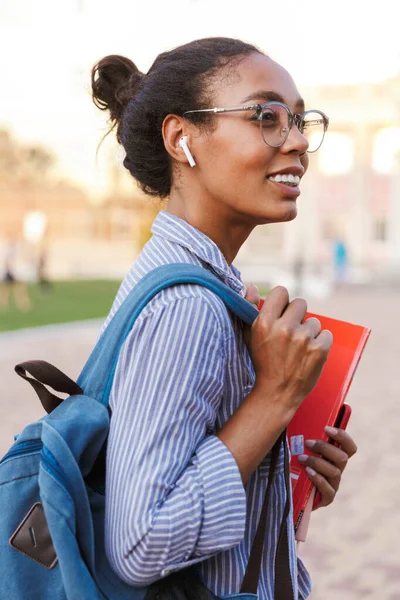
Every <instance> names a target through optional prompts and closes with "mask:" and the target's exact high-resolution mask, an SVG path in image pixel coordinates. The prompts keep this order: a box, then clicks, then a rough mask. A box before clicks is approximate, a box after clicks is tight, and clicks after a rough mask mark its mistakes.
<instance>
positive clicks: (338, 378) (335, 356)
mask: <svg viewBox="0 0 400 600" xmlns="http://www.w3.org/2000/svg"><path fill="white" fill-rule="evenodd" d="M262 304H263V301H261V302H260V304H259V309H261V306H262ZM310 317H316V318H317V319H318V320H319V321H320V323H321V327H322V329H329V330H330V331H331V332H332V334H333V344H332V348H331V350H330V352H329V356H328V360H327V361H326V363H325V366H324V369H323V371H322V374H321V377H320V378H319V380H318V383H317V384H316V386H315V387H314V389H313V391H312V392H311V393H310V394H309V395H308V396H307V398H306V399H305V400H304V401H303V403H302V404H301V406H300V408H298V410H297V412H296V414H295V416H294V417H293V419H292V421H291V422H290V424H289V426H288V428H287V432H288V441H289V446H290V451H291V455H292V457H291V461H290V475H291V483H292V494H293V520H294V528H295V531H296V539H297V540H298V541H305V538H306V534H307V528H308V522H309V519H310V514H311V510H312V508H313V506H316V505H317V504H318V502H319V494H318V493H316V494H315V488H314V486H313V484H312V483H311V481H310V479H309V478H308V476H307V473H306V470H305V466H304V465H302V464H301V463H300V462H299V461H298V459H297V456H298V455H299V454H309V455H311V454H313V453H312V452H311V450H309V449H308V448H307V446H305V445H304V442H305V441H306V440H326V441H328V440H329V438H328V435H327V434H326V433H325V431H324V427H325V426H326V425H329V426H331V427H333V426H334V425H335V424H336V421H337V417H338V415H339V412H340V409H341V407H342V406H343V404H344V401H345V398H346V395H347V392H348V391H349V388H350V385H351V382H352V380H353V377H354V373H355V371H356V369H357V365H358V363H359V360H360V358H361V355H362V353H363V350H364V348H365V345H366V343H367V341H368V338H369V335H370V333H371V330H370V329H368V328H367V327H362V326H361V325H353V324H352V323H347V322H346V321H339V320H337V319H331V318H330V317H324V316H321V315H316V314H313V313H307V314H306V316H305V319H308V318H310ZM314 496H315V498H314ZM303 519H304V521H303V522H302V520H303ZM300 524H302V526H301V527H300Z"/></svg>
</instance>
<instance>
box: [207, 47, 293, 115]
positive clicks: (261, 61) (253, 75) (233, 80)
mask: <svg viewBox="0 0 400 600" xmlns="http://www.w3.org/2000/svg"><path fill="white" fill-rule="evenodd" d="M235 73H236V76H234V77H224V78H222V81H220V82H219V83H218V86H217V89H216V92H215V95H214V98H215V100H216V105H218V106H235V105H237V104H243V103H244V102H248V101H249V100H248V99H250V98H251V100H250V102H254V103H257V102H267V101H268V100H278V98H272V97H271V98H270V97H267V96H266V95H265V94H267V93H272V94H275V95H277V96H280V97H281V98H282V101H283V102H284V103H285V104H286V105H287V106H288V107H289V108H290V109H291V110H292V111H293V112H295V111H298V110H304V102H303V100H302V98H301V96H300V94H299V92H298V90H297V87H296V85H295V83H294V81H293V79H292V77H291V76H290V75H289V73H288V72H287V71H286V69H284V68H283V67H281V65H279V64H278V63H276V62H275V61H273V60H272V59H271V58H268V57H267V56H264V55H263V54H251V55H249V56H247V57H245V58H244V59H243V60H242V61H241V62H240V63H239V64H238V65H237V66H236V67H235Z"/></svg>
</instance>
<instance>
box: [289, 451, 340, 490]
mask: <svg viewBox="0 0 400 600" xmlns="http://www.w3.org/2000/svg"><path fill="white" fill-rule="evenodd" d="M297 458H298V459H299V462H300V464H302V465H304V466H305V467H311V468H312V469H314V471H316V473H319V474H320V475H323V476H324V477H325V478H326V479H328V480H329V483H330V484H331V486H332V487H333V489H334V490H336V491H337V490H338V489H339V485H340V480H341V477H342V472H341V470H340V469H339V468H338V467H336V466H335V465H333V464H332V463H330V462H328V461H327V460H325V459H324V458H320V457H318V456H308V455H307V454H301V455H300V456H298V457H297Z"/></svg>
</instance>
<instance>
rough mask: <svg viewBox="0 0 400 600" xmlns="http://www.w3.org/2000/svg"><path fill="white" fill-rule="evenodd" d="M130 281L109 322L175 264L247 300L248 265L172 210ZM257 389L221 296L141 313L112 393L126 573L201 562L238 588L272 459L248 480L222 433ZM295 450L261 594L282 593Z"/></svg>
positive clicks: (111, 472) (277, 486) (115, 512)
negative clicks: (282, 546)
mask: <svg viewBox="0 0 400 600" xmlns="http://www.w3.org/2000/svg"><path fill="white" fill-rule="evenodd" d="M152 232H153V237H152V238H151V239H150V241H149V242H148V243H147V244H146V246H145V247H144V249H143V251H142V252H141V254H140V256H139V257H138V259H137V261H136V263H135V264H134V266H133V268H132V270H131V271H130V272H129V273H128V275H127V277H126V278H125V280H124V281H123V283H122V285H121V287H120V290H119V292H118V294H117V297H116V299H115V302H114V305H113V307H112V310H111V312H110V315H109V317H108V319H107V321H106V323H105V327H106V326H107V324H108V322H109V320H110V319H111V318H112V316H113V314H114V313H115V311H116V310H117V309H118V307H119V306H120V305H121V303H122V302H123V300H124V299H125V298H126V296H127V294H128V293H129V291H130V290H131V289H132V287H133V286H134V285H135V284H136V283H137V282H138V281H139V280H140V279H141V278H142V277H143V275H145V274H146V273H148V272H149V271H151V270H152V269H154V268H155V267H157V266H160V265H163V264H168V263H178V262H184V263H192V264H196V265H200V266H203V267H205V268H207V269H210V270H211V271H212V272H214V273H215V274H216V275H218V276H219V277H220V279H221V280H222V281H224V282H225V283H226V284H227V285H229V286H230V287H231V288H233V289H234V290H235V291H237V292H239V293H240V294H241V295H244V286H243V283H242V281H241V279H240V273H239V271H238V270H237V269H236V268H235V267H234V266H233V265H232V266H231V267H229V266H228V264H227V262H226V260H225V258H224V256H223V255H222V253H221V251H220V250H219V249H218V247H217V246H216V245H215V244H214V242H212V241H211V240H210V239H209V238H208V237H207V236H206V235H204V234H203V233H201V232H200V231H199V230H197V229H195V228H194V227H192V226H191V225H189V224H188V223H186V222H185V221H183V220H181V219H179V218H177V217H175V216H174V215H171V214H170V213H167V212H164V211H162V212H160V213H159V215H158V216H157V218H156V220H155V221H154V223H153V227H152ZM253 384H254V370H253V367H252V364H251V360H250V357H249V354H248V352H247V349H246V346H245V344H244V341H243V332H242V324H241V322H240V321H239V320H238V319H237V318H236V317H233V316H232V315H231V314H230V313H229V312H228V310H227V309H226V307H225V305H224V304H223V302H222V301H221V300H220V299H219V298H218V297H216V296H215V295H214V294H213V293H212V292H210V291H208V290H206V289H205V288H203V287H201V286H197V285H178V286H174V287H172V288H168V289H166V290H164V291H162V292H160V293H159V294H158V295H157V296H155V298H153V300H151V301H150V303H149V304H148V305H147V306H146V308H145V309H144V310H143V311H142V313H141V315H140V316H139V318H138V319H137V321H136V323H135V325H134V327H133V329H132V331H131V333H130V335H129V336H128V338H127V340H126V342H125V344H124V346H123V348H122V351H121V354H120V358H119V361H118V365H117V370H116V375H115V379H114V383H113V388H112V390H111V396H110V407H111V410H112V418H111V428H110V435H109V442H108V456H107V482H106V492H107V507H106V544H107V554H108V557H109V559H110V561H111V564H112V565H113V567H114V569H115V570H116V572H117V573H118V574H119V575H120V577H122V578H123V579H124V580H125V581H126V582H128V583H131V584H132V585H133V586H138V587H140V586H145V585H148V584H150V583H152V582H153V581H155V580H157V579H159V578H160V577H161V576H164V575H167V574H168V573H170V572H173V571H175V570H178V569H181V568H182V567H184V566H189V565H190V564H193V563H198V566H199V569H200V572H201V575H202V577H203V580H204V582H205V584H206V585H207V586H208V587H209V588H210V589H211V590H212V591H213V592H214V593H215V594H216V595H219V596H222V595H225V594H229V593H237V592H239V589H240V584H241V581H242V579H243V576H244V572H245V569H246V565H247V561H248V557H249V552H250V548H251V544H252V541H253V538H254V535H255V531H256V527H257V524H258V519H259V516H260V511H261V507H262V504H263V501H264V494H265V490H266V485H267V478H268V471H269V463H270V456H267V457H266V458H265V459H264V461H263V462H262V463H261V464H260V466H259V467H258V469H257V470H256V472H255V473H253V475H252V476H251V477H250V478H249V480H248V481H247V483H246V485H245V486H243V484H242V481H241V477H240V473H239V470H238V467H237V465H236V462H235V460H234V458H233V456H232V455H231V453H230V452H229V450H228V449H227V448H226V446H225V445H224V444H223V443H222V442H221V441H220V440H219V439H218V437H216V435H215V434H216V433H217V431H218V430H219V429H220V428H221V427H222V426H223V425H224V423H225V422H226V421H227V420H228V419H229V418H230V416H231V415H232V414H233V413H234V412H235V410H236V409H237V408H238V407H239V406H240V404H241V402H242V401H243V399H244V398H245V397H246V395H247V394H248V393H249V392H250V391H251V389H252V386H253ZM285 497H286V493H285V482H284V474H283V452H282V453H281V456H280V459H279V461H278V467H277V475H276V477H275V480H274V484H273V488H272V495H271V502H270V513H269V520H268V527H267V534H266V540H265V548H264V556H263V565H262V571H261V579H260V584H259V589H258V594H259V599H260V600H273V573H274V555H275V549H276V544H277V538H278V531H279V525H280V522H281V517H282V513H283V509H284V505H285ZM288 519H289V527H288V529H289V544H290V560H291V573H292V578H293V587H294V590H295V597H296V598H297V597H298V598H299V599H301V600H303V599H304V598H307V597H308V596H309V594H310V590H311V585H310V578H309V575H308V573H307V571H306V569H305V567H304V565H303V564H302V562H301V561H300V560H299V559H297V557H296V549H295V540H294V531H293V525H292V513H290V515H289V517H288Z"/></svg>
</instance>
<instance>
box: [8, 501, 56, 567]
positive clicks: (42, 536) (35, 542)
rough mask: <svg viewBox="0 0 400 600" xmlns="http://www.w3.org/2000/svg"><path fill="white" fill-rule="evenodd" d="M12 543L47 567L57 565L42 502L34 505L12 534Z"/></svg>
mask: <svg viewBox="0 0 400 600" xmlns="http://www.w3.org/2000/svg"><path fill="white" fill-rule="evenodd" d="M10 544H11V546H12V547H13V548H15V549H16V550H19V551H20V552H22V553H23V554H25V555H26V556H29V558H32V559H33V560H34V561H36V562H38V563H39V564H41V565H43V566H44V567H46V568H47V569H52V568H53V567H54V566H55V564H56V562H57V555H56V551H55V550H54V546H53V542H52V540H51V536H50V531H49V528H48V526H47V521H46V517H45V514H44V510H43V506H42V503H41V502H36V504H34V505H33V506H32V508H31V509H30V511H29V512H28V514H27V515H26V517H24V519H23V521H22V522H21V523H20V524H19V525H18V527H17V529H16V530H15V532H14V533H13V534H12V536H11V538H10Z"/></svg>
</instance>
